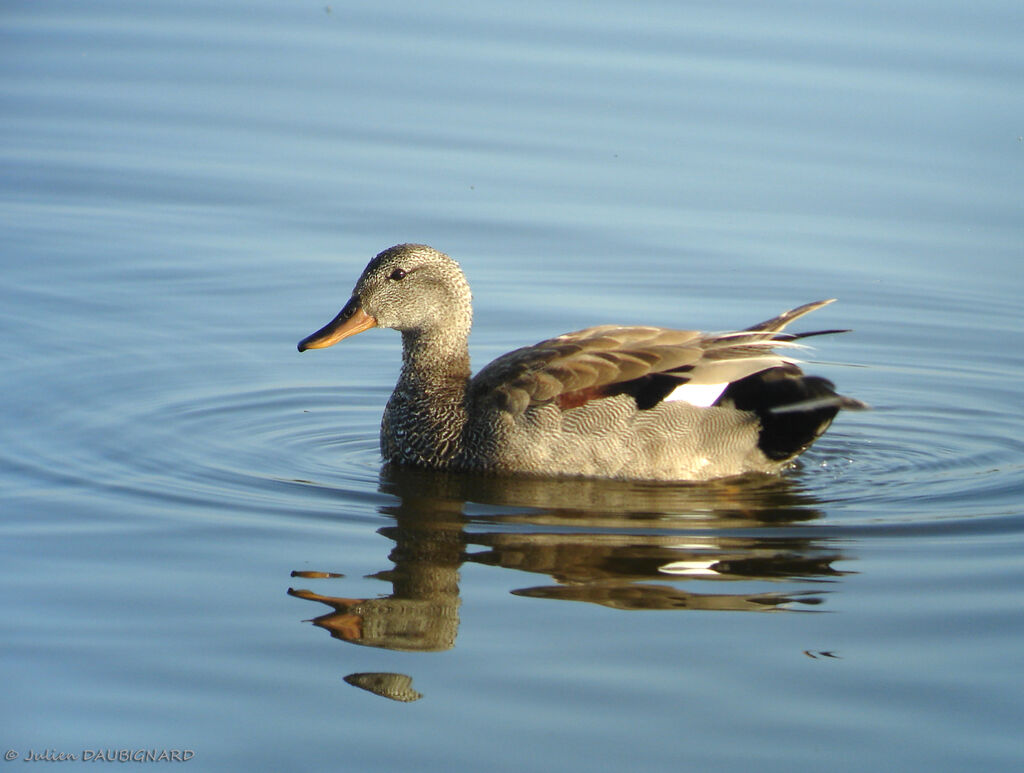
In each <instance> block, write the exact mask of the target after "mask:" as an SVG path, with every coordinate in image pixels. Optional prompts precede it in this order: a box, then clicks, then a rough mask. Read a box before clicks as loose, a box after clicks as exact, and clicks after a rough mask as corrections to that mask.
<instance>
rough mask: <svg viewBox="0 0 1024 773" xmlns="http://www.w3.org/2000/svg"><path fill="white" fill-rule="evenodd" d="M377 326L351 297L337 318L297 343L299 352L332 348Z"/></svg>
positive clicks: (357, 299)
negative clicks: (339, 342) (343, 340)
mask: <svg viewBox="0 0 1024 773" xmlns="http://www.w3.org/2000/svg"><path fill="white" fill-rule="evenodd" d="M376 326H377V320H375V319H374V318H373V317H371V316H370V315H369V314H367V313H366V312H365V311H363V309H362V306H360V305H359V298H357V297H355V296H352V298H351V299H350V300H349V302H348V303H346V304H345V308H343V309H342V310H341V311H339V312H338V316H336V317H335V318H334V319H332V320H331V321H330V322H328V323H327V324H326V325H324V326H323V327H322V328H320V329H319V330H317V331H316V332H315V333H313V335H310V336H306V337H305V338H303V339H302V340H301V341H299V351H300V352H304V351H306V349H325V348H326V347H328V346H333V345H334V344H336V343H338V341H341V340H342V339H344V338H348V337H350V336H354V335H355V334H356V333H362V332H363V331H364V330H369V329H370V328H371V327H376Z"/></svg>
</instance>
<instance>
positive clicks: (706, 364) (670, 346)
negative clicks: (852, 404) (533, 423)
mask: <svg viewBox="0 0 1024 773" xmlns="http://www.w3.org/2000/svg"><path fill="white" fill-rule="evenodd" d="M830 302H831V301H819V302H816V303H809V304H806V305H805V306H801V307H799V308H797V309H793V310H791V311H787V312H785V313H784V314H780V315H779V316H777V317H773V318H772V319H770V320H767V321H765V322H762V323H760V324H758V325H754V326H753V327H751V328H748V329H746V330H742V331H737V332H731V333H718V334H706V333H701V332H699V331H696V330H671V329H666V328H658V327H640V326H632V327H618V326H615V325H602V326H600V327H592V328H587V329H585V330H579V331H577V332H574V333H566V334H565V335H561V336H558V337H557V338H552V339H549V340H547V341H541V342H540V343H538V344H535V345H533V346H527V347H524V348H522V349H517V350H515V351H513V352H509V353H508V354H506V355H503V356H502V357H499V358H498V359H496V360H494V361H493V362H492V363H490V364H489V365H487V366H486V367H485V368H484V369H483V370H481V371H480V372H479V373H478V374H477V375H476V376H475V377H474V378H473V380H472V382H471V385H470V394H471V398H472V399H473V400H474V401H475V402H477V403H478V404H479V403H484V404H490V405H491V406H493V407H495V408H498V409H499V410H503V411H508V412H510V413H512V414H521V413H523V412H525V411H526V410H527V409H528V408H530V407H531V406H535V405H542V404H551V403H554V404H556V405H558V406H559V407H560V408H561V409H562V410H571V409H572V408H577V407H579V406H581V405H584V404H586V403H588V402H590V401H592V400H600V399H602V398H606V397H612V396H615V395H621V394H629V395H632V396H633V397H634V398H635V399H636V403H637V407H638V408H639V409H641V410H643V409H647V408H652V407H654V406H655V405H657V404H658V403H660V402H662V401H665V400H681V401H685V402H690V403H692V404H694V405H711V404H713V403H714V401H715V400H716V399H717V398H718V396H719V395H721V393H722V391H724V389H725V388H726V387H727V386H728V385H729V384H730V383H731V382H733V381H737V380H739V379H742V378H744V377H746V376H750V375H752V374H754V373H758V372H760V371H763V370H767V369H769V368H774V367H780V366H787V367H795V366H794V365H793V362H794V360H792V359H791V358H788V357H786V356H783V355H781V354H779V353H777V352H775V351H774V349H776V348H786V347H790V348H791V347H794V346H799V344H797V343H795V341H796V340H797V339H798V338H802V337H806V336H808V335H815V333H804V334H800V335H791V334H786V333H782V332H781V331H782V329H783V328H784V327H785V326H786V325H787V324H789V323H790V322H792V321H793V320H795V319H797V318H799V317H801V316H803V315H804V314H807V313H809V312H811V311H814V310H815V309H818V308H820V307H821V306H824V305H825V304H827V303H830ZM819 332H821V333H824V332H839V331H819Z"/></svg>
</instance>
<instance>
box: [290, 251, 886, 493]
mask: <svg viewBox="0 0 1024 773" xmlns="http://www.w3.org/2000/svg"><path fill="white" fill-rule="evenodd" d="M833 300H834V299H829V300H822V301H816V302H813V303H807V304H804V305H802V306H798V307H797V308H794V309H791V310H790V311H786V312H783V313H782V314H779V315H778V316H776V317H773V318H771V319H769V320H766V321H764V322H761V323H759V324H756V325H752V326H751V327H748V328H745V329H743V330H739V331H733V332H721V333H703V332H700V331H697V330H677V329H672V328H662V327H651V326H642V325H607V324H606V325H599V326H597V327H590V328H586V329H584V330H578V331H576V332H572V333H565V334H563V335H559V336H556V337H555V338H550V339H547V340H545V341H541V342H539V343H536V344H533V345H531V346H524V347H522V348H520V349H516V350H514V351H512V352H509V353H508V354H505V355H502V356H500V357H498V358H497V359H495V360H494V361H493V362H491V363H490V364H488V365H486V366H485V367H484V368H483V369H481V370H480V371H479V372H478V373H477V374H476V375H472V371H471V369H470V356H469V333H470V328H471V325H472V319H473V309H472V296H471V293H470V288H469V284H468V282H467V281H466V277H465V274H464V273H463V271H462V268H461V267H460V266H459V264H458V263H457V262H456V261H455V260H454V259H452V258H451V257H449V256H448V255H446V254H445V253H443V252H440V251H439V250H436V249H434V248H432V247H429V246H427V245H425V244H399V245H395V246H393V247H389V248H388V249H386V250H384V251H383V252H381V253H380V254H378V255H377V256H376V257H374V258H373V259H372V260H370V262H369V263H368V264H367V266H366V268H365V269H364V271H363V272H362V275H361V276H360V277H359V279H358V281H356V283H355V287H354V289H353V291H352V295H351V297H350V298H349V300H348V302H347V303H345V305H344V307H343V308H342V309H341V311H340V312H339V313H338V314H337V315H336V316H335V317H334V318H333V319H332V320H331V321H330V322H328V323H327V324H326V325H325V326H323V327H322V328H320V329H319V330H317V331H316V332H315V333H313V334H311V335H309V336H307V337H306V338H303V339H302V340H301V341H300V342H299V344H298V349H299V351H300V352H302V351H306V350H308V349H322V348H325V347H329V346H332V345H334V344H336V343H338V342H339V341H342V340H344V339H346V338H349V337H351V336H354V335H356V334H358V333H362V332H364V331H366V330H369V329H371V328H374V327H382V328H391V329H394V330H397V331H399V332H400V333H401V337H402V366H401V372H400V374H399V377H398V383H397V384H396V386H395V389H394V392H393V393H392V394H391V397H390V399H389V400H388V402H387V406H386V407H385V409H384V415H383V418H382V420H381V429H380V450H381V456H382V457H383V460H384V462H385V463H387V464H393V465H399V466H409V467H417V468H424V469H428V470H437V471H447V472H456V473H477V474H490V475H513V476H515V475H532V476H544V477H589V478H609V479H619V480H636V481H644V480H650V481H707V480H712V479H717V478H727V477H732V476H740V475H746V474H752V473H761V474H769V475H771V474H777V473H780V472H781V471H783V470H785V469H787V468H788V467H790V466H793V462H794V460H795V459H796V458H797V457H798V456H799V455H800V454H802V453H803V452H804V451H806V450H807V448H808V447H810V445H811V444H812V443H813V442H814V441H815V440H817V439H818V438H819V437H820V436H821V435H822V433H824V432H825V430H826V429H828V427H829V426H830V424H831V423H832V420H833V419H834V418H835V417H836V415H837V414H838V412H839V411H840V410H842V409H862V408H865V407H866V406H865V405H864V403H861V402H860V401H858V400H855V399H853V398H849V397H845V396H843V395H840V394H838V393H837V392H836V391H835V386H834V385H833V383H832V382H831V381H829V380H827V379H825V378H822V377H820V376H812V375H805V374H804V373H803V371H802V370H801V369H800V367H799V361H798V360H796V359H794V358H793V356H792V352H793V351H794V350H796V349H799V348H806V345H805V344H803V343H802V341H803V339H806V338H809V337H811V336H818V335H825V334H831V333H841V332H848V331H845V330H817V331H813V332H805V333H786V332H784V329H785V328H786V327H787V325H789V324H790V323H792V322H793V321H795V320H797V319H799V318H801V317H803V316H804V315H806V314H809V313H810V312H812V311H815V310H817V309H820V308H822V307H823V306H825V305H827V304H829V303H831V302H832V301H833Z"/></svg>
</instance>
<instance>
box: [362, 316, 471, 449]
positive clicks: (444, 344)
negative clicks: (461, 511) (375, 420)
mask: <svg viewBox="0 0 1024 773" xmlns="http://www.w3.org/2000/svg"><path fill="white" fill-rule="evenodd" d="M467 337H468V334H461V335H452V331H450V330H448V331H444V334H434V333H431V332H426V331H403V332H402V372H401V374H400V376H399V378H398V384H397V385H396V386H395V391H394V392H393V393H392V395H391V399H390V400H389V401H388V407H387V410H386V411H385V412H384V425H383V426H382V428H381V429H382V431H381V451H382V452H383V454H384V456H385V457H386V458H387V459H388V460H389V461H392V462H398V463H401V464H414V465H417V466H422V467H435V468H438V467H439V468H444V467H447V466H448V464H449V463H450V461H451V460H452V458H454V456H455V455H456V454H457V453H458V452H459V450H460V448H461V439H462V433H463V429H464V428H465V425H466V419H467V414H466V387H467V385H468V383H469V376H470V369H469V346H468V341H467Z"/></svg>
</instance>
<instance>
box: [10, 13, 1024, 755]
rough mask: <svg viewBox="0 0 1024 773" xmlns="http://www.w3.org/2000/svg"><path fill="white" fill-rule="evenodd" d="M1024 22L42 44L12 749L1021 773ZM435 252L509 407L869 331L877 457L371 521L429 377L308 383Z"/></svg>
mask: <svg viewBox="0 0 1024 773" xmlns="http://www.w3.org/2000/svg"><path fill="white" fill-rule="evenodd" d="M1022 21H1024V19H1022V12H1021V10H1020V8H1019V7H1018V4H1014V3H1010V2H988V3H972V4H970V5H968V4H961V3H954V2H950V3H932V4H928V5H926V6H919V5H917V4H911V3H897V4H895V5H893V4H889V5H887V6H885V7H881V6H878V7H875V6H865V5H863V4H861V5H855V6H854V5H850V6H847V5H843V4H832V3H825V4H812V5H807V4H801V3H782V4H772V5H763V4H757V3H749V4H743V3H740V4H734V5H730V6H726V7H722V6H720V5H717V4H711V5H700V4H662V3H655V2H648V3H643V4H639V5H633V6H622V5H620V4H612V3H598V4H594V3H587V4H583V3H556V4H550V3H548V4H542V3H526V4H519V5H518V6H516V7H515V8H512V7H511V6H509V7H506V6H501V7H498V6H494V7H489V6H487V5H483V6H480V5H475V6H470V5H462V4H459V3H432V4H428V5H418V4H411V3H405V2H399V1H398V0H396V1H395V2H385V3H375V4H373V5H372V6H371V5H361V4H336V3H331V4H330V5H326V4H324V3H322V2H320V3H276V2H270V1H269V0H262V1H258V2H248V3H236V2H222V3H217V4H207V3H190V2H184V3H183V2H176V3H147V4H141V5H140V4H137V3H125V2H123V0H109V1H107V2H91V3H88V4H81V3H69V2H47V1H46V0H42V1H40V0H36V1H35V2H31V3H18V2H12V3H8V4H6V5H5V7H4V9H3V11H2V12H0V34H2V37H3V41H2V45H0V62H2V70H0V72H2V75H0V107H2V109H0V163H2V169H3V174H2V175H0V212H2V213H3V217H2V225H0V229H2V239H0V261H2V266H3V281H2V283H0V329H2V333H3V338H2V340H3V344H2V349H0V357H2V362H3V366H2V370H0V390H2V393H3V395H4V400H3V404H4V412H3V414H4V415H3V422H2V424H0V483H2V486H3V492H4V495H3V500H2V505H0V508H2V520H0V534H2V538H3V539H2V541H0V554H2V560H0V567H2V568H0V576H2V578H3V588H4V594H3V599H4V600H3V602H2V603H3V617H4V619H5V620H6V621H7V625H6V626H5V631H4V633H3V638H2V641H3V653H4V655H3V661H2V662H3V672H2V673H3V683H4V695H3V700H2V702H0V706H2V716H0V727H2V728H3V731H2V733H0V735H2V738H0V743H2V744H3V745H4V746H5V749H7V748H9V749H11V750H12V752H14V753H16V754H17V755H18V756H19V757H21V756H24V755H26V754H27V753H28V752H29V750H33V751H34V752H35V753H37V754H39V753H43V752H45V751H46V750H52V751H53V752H54V753H74V754H78V755H79V756H81V755H82V754H83V751H84V750H93V751H94V752H95V751H96V750H111V751H113V752H114V753H115V754H116V753H117V752H118V751H119V750H122V749H126V750H138V749H156V750H162V749H183V750H192V751H194V755H195V756H194V757H193V758H192V759H191V761H189V762H188V763H187V764H188V765H189V766H190V767H191V768H194V769H201V770H280V769H285V768H288V769H307V770H314V769H324V770H336V769H346V770H347V769H352V770H364V771H392V770H399V769H411V768H416V769H420V768H423V769H441V768H442V767H443V768H444V769H450V770H477V769H480V768H481V767H482V766H487V767H488V769H494V770H499V771H502V770H517V771H518V770H523V769H526V770H555V769H561V770H590V769H599V770H601V769H609V770H611V769H623V768H625V767H626V766H628V767H629V769H633V768H636V769H644V770H669V769H672V770H674V769H678V768H681V767H697V766H704V767H714V769H716V770H727V771H732V770H745V769H748V768H749V767H751V765H756V766H758V767H759V768H760V769H763V770H792V769H812V768H822V767H825V766H827V767H829V768H830V769H834V770H866V769H901V770H907V769H918V768H923V767H927V768H928V769H930V770H935V771H960V770H964V769H980V768H985V769H989V770H1011V769H1016V768H1017V767H1019V764H1020V759H1021V756H1022V754H1024V742H1022V741H1021V740H1020V731H1019V717H1020V716H1021V709H1022V706H1021V698H1020V695H1021V687H1022V684H1021V680H1022V675H1024V658H1022V655H1021V648H1020V641H1021V636H1022V634H1024V604H1022V599H1024V595H1022V586H1024V562H1022V560H1021V558H1020V556H1021V549H1022V543H1024V508H1022V506H1021V502H1022V493H1024V441H1022V439H1021V438H1024V421H1022V417H1021V409H1020V383H1021V378H1022V376H1024V362H1022V355H1021V351H1022V350H1024V346H1022V344H1024V340H1022V339H1024V334H1022V331H1024V315H1022V313H1021V310H1020V303H1019V298H1020V297H1021V294H1022V290H1024V282H1022V280H1021V278H1020V272H1019V265H1020V262H1021V258H1022V244H1024V239H1022V237H1024V226H1022V223H1024V219H1022V214H1024V212H1022V204H1024V200H1022V193H1021V191H1022V190H1024V186H1022V185H1021V183H1022V180H1021V163H1022V154H1024V144H1022V141H1021V139H1020V135H1021V134H1022V132H1024V123H1022V115H1021V110H1020V99H1019V90H1020V89H1019V87H1020V83H1021V78H1022V75H1024V55H1022V53H1021V48H1020V45H1019V34H1018V33H1019V30H1020V28H1021V23H1022ZM399 241H424V242H427V243H430V244H433V245H435V246H437V247H438V248H440V249H443V250H445V251H447V252H449V253H450V254H451V255H453V256H454V257H456V258H457V259H459V260H460V261H461V262H462V264H463V266H464V268H465V270H466V273H467V275H468V277H469V279H470V282H471V284H472V286H473V289H474V293H475V299H476V326H475V331H474V336H473V339H472V351H473V355H474V358H475V362H476V365H477V367H479V366H481V365H483V364H484V363H485V362H487V361H488V360H489V359H490V358H491V357H493V356H496V355H498V354H500V353H502V352H504V351H507V350H508V349H511V348H513V347H515V346H519V345H522V344H525V343H530V342H533V341H536V340H539V339H541V338H544V337H547V336H549V335H552V334H556V333H559V332H563V331H567V330H573V329H577V328H579V327H583V326H586V325H590V324H596V323H602V322H624V323H634V322H635V323H652V324H664V325H676V326H680V327H703V328H705V329H712V330H715V329H730V328H734V327H737V326H741V325H747V324H751V323H753V322H756V321H759V320H761V319H763V318H766V317H768V316H771V315H772V314H774V313H776V312H778V311H781V310H782V309H784V308H788V307H791V306H794V305H797V304H799V303H802V302H805V301H809V300H814V299H817V298H823V297H831V296H836V297H838V298H839V299H840V300H839V302H838V303H836V304H834V305H833V306H830V307H828V309H825V310H822V311H820V312H818V313H816V314H815V317H816V319H814V320H813V324H814V325H815V326H818V325H820V326H822V327H851V328H853V329H854V332H852V333H850V334H847V335H845V336H840V337H834V338H831V339H829V340H826V339H819V341H817V342H816V345H817V348H816V349H815V350H814V351H813V352H811V353H810V354H809V355H808V358H809V359H811V360H812V361H813V362H812V363H811V365H810V366H809V369H810V370H812V371H813V372H815V373H820V374H822V375H825V376H827V377H829V378H832V379H833V380H835V381H836V382H837V384H838V385H839V387H840V389H841V390H842V391H843V392H844V393H847V394H850V395H853V396H855V397H857V398H859V399H862V400H865V401H867V402H869V403H871V404H872V405H873V406H874V410H873V411H871V412H869V413H860V414H846V415H843V416H841V417H840V418H839V420H837V422H836V424H835V425H834V427H833V428H832V430H831V431H830V432H829V434H828V435H826V437H825V438H823V439H822V441H821V442H819V443H818V444H817V445H816V446H815V447H814V448H813V449H812V450H811V452H809V453H808V454H806V455H805V457H804V459H803V461H802V463H801V465H800V466H799V467H798V468H797V469H795V470H793V471H791V472H790V473H788V474H787V475H786V476H784V477H783V478H781V479H777V480H763V479H759V480H751V481H725V482H719V483H715V484H711V485H707V486H664V485H659V486H652V485H648V484H610V483H601V482H561V483H555V484H553V483H551V482H537V481H490V480H472V479H464V478H459V477H454V478H445V477H439V476H424V475H421V474H415V473H388V472H383V473H382V472H381V469H380V464H379V460H378V457H377V437H376V436H377V427H378V423H379V419H380V413H381V411H382V409H383V405H384V403H385V401H386V399H387V395H388V393H389V391H390V388H391V386H392V385H393V383H394V378H395V375H396V372H397V365H398V346H399V344H398V340H397V336H396V335H394V334H393V333H390V332H388V331H371V332H370V333H367V334H364V335H362V336H359V337H358V338H356V339H353V340H351V341H346V342H344V344H343V345H341V346H339V347H336V348H335V349H332V350H329V351H327V352H310V353H307V354H304V355H301V356H300V355H298V353H296V352H295V348H294V347H295V342H296V341H298V340H299V339H300V338H302V337H303V336H305V335H306V334H308V333H309V332H311V331H312V330H314V329H316V328H317V327H319V326H320V325H321V324H323V323H324V322H325V321H327V319H329V318H330V317H331V316H332V315H333V314H334V313H335V312H336V311H337V309H338V308H340V305H341V304H342V303H343V302H344V300H345V299H346V297H347V294H348V291H349V290H350V288H351V284H352V283H353V282H354V280H355V278H356V276H358V274H359V272H360V271H361V269H362V266H363V264H364V263H365V261H366V260H367V259H368V258H369V257H370V256H372V255H373V254H374V253H376V252H377V251H378V250H380V249H382V248H384V247H386V246H389V245H390V244H393V243H395V242H399ZM809 324H810V323H809ZM356 642H358V643H359V644H362V645H364V646H358V644H357V643H356ZM367 675H369V676H367ZM375 691H376V693H377V694H375ZM381 694H383V695H385V696H388V697H381ZM389 697H390V699H389Z"/></svg>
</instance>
